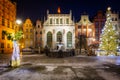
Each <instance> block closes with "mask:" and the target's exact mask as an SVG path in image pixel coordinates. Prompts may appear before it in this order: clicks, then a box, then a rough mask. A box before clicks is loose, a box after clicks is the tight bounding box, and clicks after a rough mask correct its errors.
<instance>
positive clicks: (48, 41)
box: [47, 32, 52, 47]
mask: <svg viewBox="0 0 120 80" xmlns="http://www.w3.org/2000/svg"><path fill="white" fill-rule="evenodd" d="M47 45H48V46H49V47H52V33H51V32H48V33H47Z"/></svg>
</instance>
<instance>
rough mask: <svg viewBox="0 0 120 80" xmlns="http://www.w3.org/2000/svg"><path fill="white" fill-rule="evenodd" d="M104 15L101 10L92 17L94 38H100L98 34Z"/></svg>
mask: <svg viewBox="0 0 120 80" xmlns="http://www.w3.org/2000/svg"><path fill="white" fill-rule="evenodd" d="M105 21H106V16H105V14H104V13H103V12H102V11H98V12H97V14H96V15H95V17H94V20H93V23H94V24H95V39H96V40H97V41H99V40H100V34H101V33H102V29H103V27H104V25H105Z"/></svg>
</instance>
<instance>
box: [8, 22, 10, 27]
mask: <svg viewBox="0 0 120 80" xmlns="http://www.w3.org/2000/svg"><path fill="white" fill-rule="evenodd" d="M8 28H10V21H9V20H8Z"/></svg>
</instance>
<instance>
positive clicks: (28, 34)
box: [23, 19, 34, 48]
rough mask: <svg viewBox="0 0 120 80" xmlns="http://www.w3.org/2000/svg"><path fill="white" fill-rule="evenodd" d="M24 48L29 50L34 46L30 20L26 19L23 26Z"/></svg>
mask: <svg viewBox="0 0 120 80" xmlns="http://www.w3.org/2000/svg"><path fill="white" fill-rule="evenodd" d="M23 35H24V38H23V39H24V42H23V43H24V45H23V46H24V48H30V47H33V45H34V29H33V24H32V21H31V20H30V19H26V20H25V22H24V24H23Z"/></svg>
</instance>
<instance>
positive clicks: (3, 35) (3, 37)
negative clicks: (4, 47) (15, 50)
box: [2, 31, 5, 40]
mask: <svg viewBox="0 0 120 80" xmlns="http://www.w3.org/2000/svg"><path fill="white" fill-rule="evenodd" d="M4 39H5V34H4V32H3V31H2V40H4Z"/></svg>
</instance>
